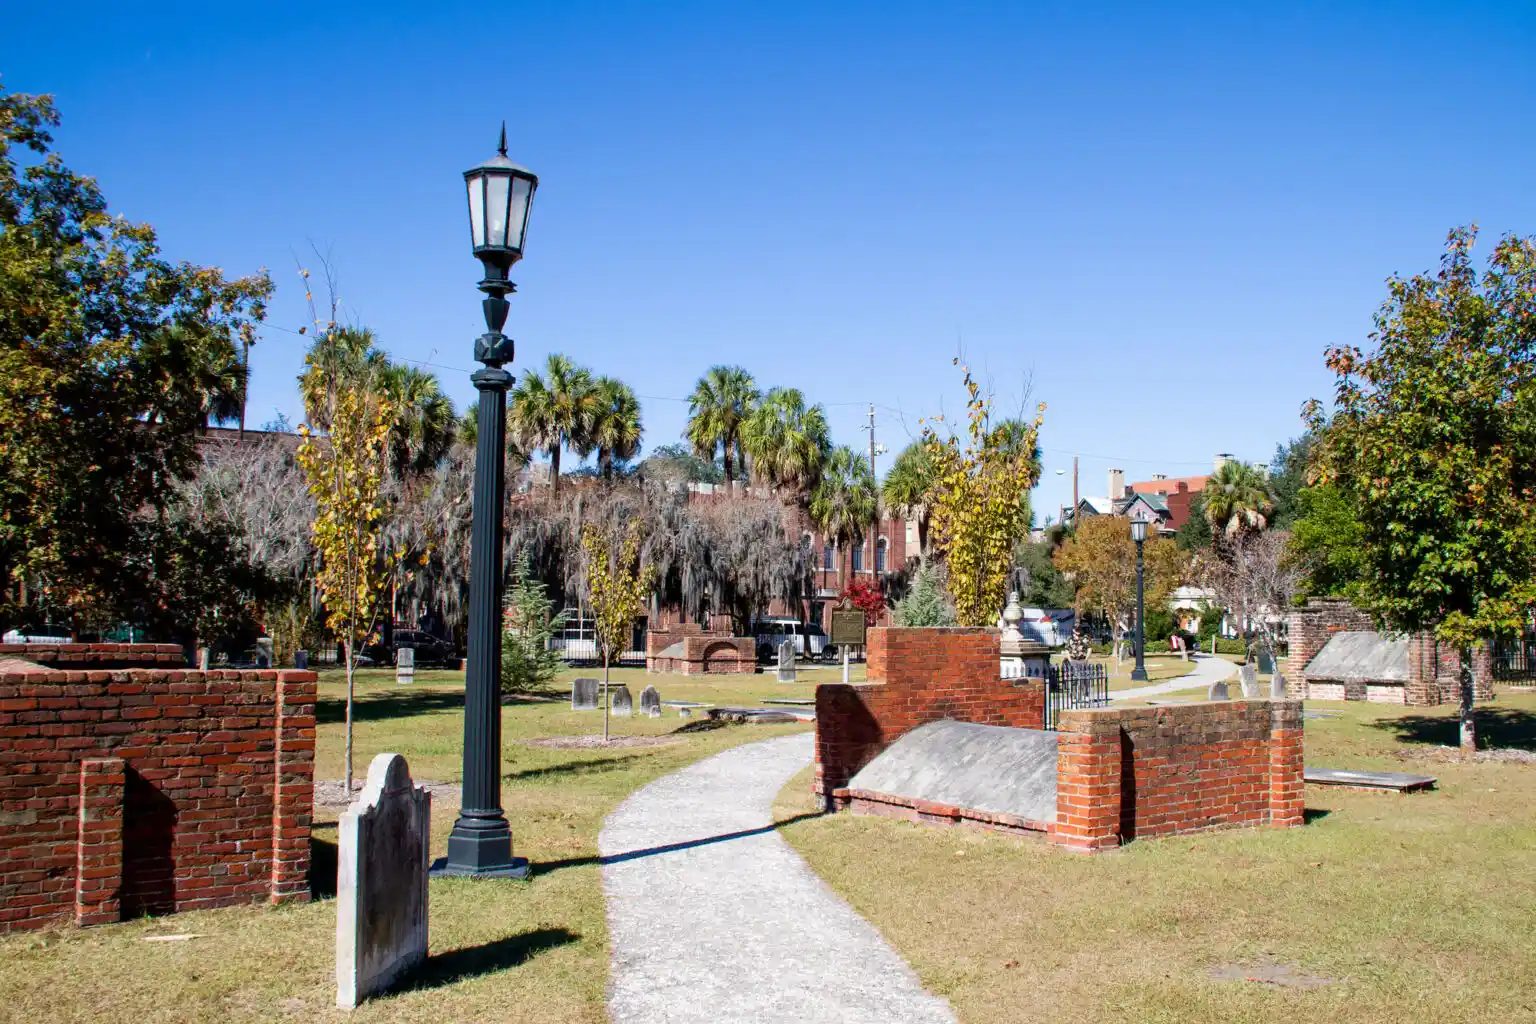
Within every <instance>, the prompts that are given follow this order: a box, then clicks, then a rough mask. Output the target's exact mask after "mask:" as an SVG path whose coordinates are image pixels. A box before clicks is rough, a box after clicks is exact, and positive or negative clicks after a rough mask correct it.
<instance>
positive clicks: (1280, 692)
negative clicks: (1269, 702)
mask: <svg viewBox="0 0 1536 1024" xmlns="http://www.w3.org/2000/svg"><path fill="white" fill-rule="evenodd" d="M1269 695H1270V696H1271V697H1273V698H1274V699H1275V700H1284V699H1285V673H1284V672H1276V673H1275V674H1274V677H1273V678H1272V679H1270V681H1269Z"/></svg>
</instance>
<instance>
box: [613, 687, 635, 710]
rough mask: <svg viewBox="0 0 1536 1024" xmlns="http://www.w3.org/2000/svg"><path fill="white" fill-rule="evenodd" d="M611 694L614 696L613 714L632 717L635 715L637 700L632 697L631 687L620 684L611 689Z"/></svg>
mask: <svg viewBox="0 0 1536 1024" xmlns="http://www.w3.org/2000/svg"><path fill="white" fill-rule="evenodd" d="M609 693H611V694H612V695H613V704H612V708H613V713H614V714H616V715H632V714H634V713H635V698H634V697H632V696H630V693H629V687H627V686H625V685H624V684H623V683H620V684H619V685H618V686H614V687H610V688H609Z"/></svg>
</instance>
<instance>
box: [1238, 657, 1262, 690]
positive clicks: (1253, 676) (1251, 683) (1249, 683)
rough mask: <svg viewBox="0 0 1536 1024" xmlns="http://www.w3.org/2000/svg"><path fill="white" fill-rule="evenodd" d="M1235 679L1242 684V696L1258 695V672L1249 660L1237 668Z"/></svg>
mask: <svg viewBox="0 0 1536 1024" xmlns="http://www.w3.org/2000/svg"><path fill="white" fill-rule="evenodd" d="M1237 680H1238V682H1240V683H1242V685H1243V696H1244V697H1257V696H1258V695H1259V673H1258V670H1257V669H1255V668H1254V667H1253V663H1252V662H1250V663H1248V664H1247V665H1244V666H1242V667H1241V668H1239V669H1238V670H1237Z"/></svg>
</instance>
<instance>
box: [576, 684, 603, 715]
mask: <svg viewBox="0 0 1536 1024" xmlns="http://www.w3.org/2000/svg"><path fill="white" fill-rule="evenodd" d="M571 710H572V711H596V710H597V680H596V679H577V680H575V681H574V682H573V683H571Z"/></svg>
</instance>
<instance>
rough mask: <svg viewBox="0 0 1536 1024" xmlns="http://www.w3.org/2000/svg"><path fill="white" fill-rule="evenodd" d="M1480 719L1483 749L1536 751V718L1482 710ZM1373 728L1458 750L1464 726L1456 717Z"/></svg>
mask: <svg viewBox="0 0 1536 1024" xmlns="http://www.w3.org/2000/svg"><path fill="white" fill-rule="evenodd" d="M1476 715H1477V745H1478V747H1479V749H1492V748H1511V747H1512V748H1515V749H1517V750H1536V714H1532V713H1531V712H1529V711H1521V710H1518V709H1516V708H1488V707H1482V708H1478V709H1477V712H1476ZM1371 725H1372V726H1374V727H1375V728H1377V729H1381V730H1384V731H1386V732H1392V733H1396V734H1397V738H1398V739H1399V740H1401V741H1402V742H1404V743H1431V744H1434V745H1436V746H1442V747H1454V746H1457V745H1459V744H1460V742H1461V725H1460V722H1459V721H1458V720H1457V718H1456V716H1455V715H1454V714H1449V715H1404V716H1402V717H1401V718H1378V719H1377V720H1376V721H1374V722H1372V723H1371Z"/></svg>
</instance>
